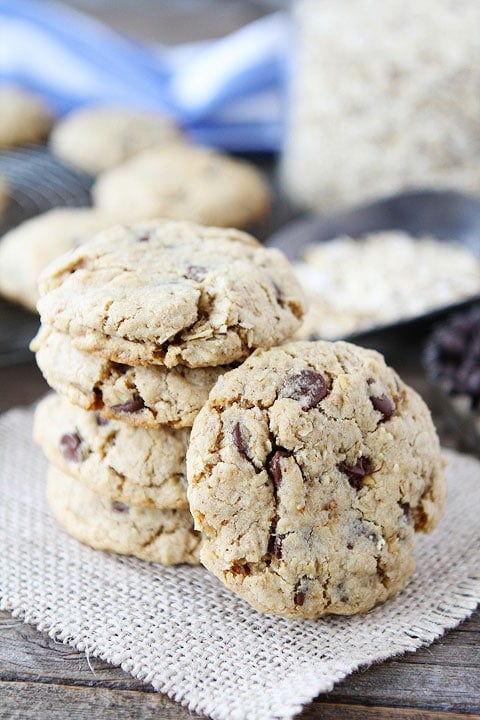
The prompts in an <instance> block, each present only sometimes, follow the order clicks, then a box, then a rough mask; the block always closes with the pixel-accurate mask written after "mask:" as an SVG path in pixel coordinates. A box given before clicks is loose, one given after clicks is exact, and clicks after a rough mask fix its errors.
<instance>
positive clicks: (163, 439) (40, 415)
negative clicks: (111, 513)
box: [33, 395, 189, 510]
mask: <svg viewBox="0 0 480 720" xmlns="http://www.w3.org/2000/svg"><path fill="white" fill-rule="evenodd" d="M33 437H34V440H35V442H36V443H37V444H38V445H40V447H41V448H42V450H43V452H44V453H45V455H46V456H47V458H48V459H49V460H50V462H51V463H52V464H53V465H54V466H55V467H56V468H58V469H59V470H61V471H62V472H66V473H68V474H69V475H72V477H74V478H76V479H77V480H80V481H81V482H82V483H84V484H85V485H86V486H87V487H89V488H90V489H91V490H93V491H94V492H96V493H97V494H98V495H101V496H102V497H106V498H110V499H111V500H119V501H120V502H122V503H127V504H131V505H139V506H141V507H156V508H160V509H162V508H167V509H170V510H173V509H176V508H183V509H186V508H188V502H187V493H186V471H185V453H186V452H187V445H188V437H189V432H188V430H171V429H170V428H158V429H155V430H150V429H146V428H132V427H130V426H129V425H126V424H125V423H122V422H118V421H116V420H106V419H105V418H103V417H102V416H101V415H100V414H99V413H96V412H87V411H86V410H82V409H81V408H78V407H75V406H74V405H71V404H70V403H69V402H68V401H67V400H64V399H62V398H60V397H59V396H57V395H49V396H47V397H46V398H44V399H43V400H42V401H41V402H40V403H39V405H38V406H37V409H36V411H35V421H34V427H33Z"/></svg>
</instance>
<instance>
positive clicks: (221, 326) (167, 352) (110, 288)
mask: <svg viewBox="0 0 480 720" xmlns="http://www.w3.org/2000/svg"><path fill="white" fill-rule="evenodd" d="M39 287H40V294H41V295H42V297H41V298H40V300H39V302H38V309H39V312H40V315H41V318H42V323H43V324H44V325H49V326H51V327H53V328H55V329H56V330H58V331H60V332H64V333H67V334H69V335H70V336H71V338H72V342H73V344H74V345H75V347H77V348H78V349H80V350H84V351H87V352H93V353H97V354H99V355H101V356H103V357H106V358H108V359H111V360H115V361H117V362H121V363H127V364H129V365H147V364H152V363H153V364H164V365H166V366H167V367H173V366H175V365H178V364H182V365H187V366H189V367H207V366H212V365H225V364H228V363H231V362H235V361H237V360H241V359H243V358H245V357H247V356H248V355H249V354H250V352H251V351H252V350H253V349H254V348H256V347H259V346H260V347H271V346H272V345H275V344H278V343H280V342H282V341H283V340H284V339H286V338H288V337H290V336H291V335H293V333H294V332H295V331H296V330H297V328H298V327H299V325H300V321H301V318H302V316H303V312H304V308H303V298H302V293H301V290H300V287H299V285H298V282H297V280H296V279H295V276H294V274H293V272H292V270H291V267H290V265H289V263H288V261H287V259H286V258H285V257H284V256H283V254H282V253H281V252H280V251H278V250H276V249H267V248H264V247H262V246H260V245H259V244H258V243H257V242H256V241H255V240H254V238H252V237H251V236H250V235H247V234H245V233H242V232H240V231H236V230H228V229H221V228H207V227H203V226H201V225H196V224H194V223H187V222H173V221H164V222H163V221H156V222H150V223H139V224H138V225H134V226H116V227H114V228H111V229H110V230H108V231H106V232H105V233H101V234H99V235H97V237H96V238H95V239H94V240H91V241H90V242H89V243H86V244H84V245H82V246H81V247H79V248H78V249H77V250H75V251H73V252H72V253H70V254H68V255H66V256H63V257H62V258H60V259H59V260H57V261H54V262H53V263H52V264H51V265H50V266H49V268H48V269H47V271H46V272H44V273H42V276H41V278H40V281H39Z"/></svg>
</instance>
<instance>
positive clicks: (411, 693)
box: [0, 611, 480, 720]
mask: <svg viewBox="0 0 480 720" xmlns="http://www.w3.org/2000/svg"><path fill="white" fill-rule="evenodd" d="M12 697H15V698H16V701H15V707H16V709H15V713H16V714H12V715H8V712H10V710H12V706H11V699H12ZM32 702H33V703H34V705H35V718H38V719H39V720H43V719H45V720H47V718H57V717H58V718H60V717H78V718H83V717H84V716H86V715H85V712H86V711H87V710H88V707H89V706H90V708H91V707H92V706H93V705H94V706H95V709H96V710H95V713H96V717H97V718H99V719H100V720H110V718H111V719H112V720H113V719H114V718H119V720H121V719H122V718H123V717H131V718H137V717H138V718H150V717H162V718H163V717H164V718H172V719H173V718H175V720H177V719H178V720H186V718H188V717H191V718H196V717H198V716H197V715H195V714H192V713H189V711H188V710H187V709H185V708H183V707H182V706H180V705H178V704H176V703H173V702H172V701H170V700H168V698H166V697H164V696H163V695H161V694H159V693H155V692H154V691H153V689H152V688H151V686H146V685H144V684H143V683H142V682H141V681H139V680H136V679H135V678H133V677H131V676H130V675H128V674H127V673H124V672H123V671H122V670H121V669H119V668H115V667H113V666H111V665H109V664H108V663H105V662H103V661H101V660H97V659H95V658H90V659H89V661H87V658H86V657H85V655H84V654H83V653H79V652H77V651H75V650H73V649H72V648H70V647H69V646H68V645H63V644H60V643H57V642H54V641H53V640H51V639H50V638H49V637H48V636H47V635H46V634H45V633H39V632H37V631H36V630H35V629H34V628H33V627H31V626H29V625H26V624H24V623H22V622H21V621H20V620H17V619H15V618H12V617H11V616H10V615H9V614H8V613H0V718H4V717H5V718H7V717H12V718H30V717H31V715H29V714H28V713H29V708H30V709H31V707H32ZM52 702H54V704H55V707H52ZM122 703H126V705H127V706H128V707H129V709H130V710H129V712H130V713H131V714H130V715H124V714H121V712H122V710H121V708H122ZM375 706H376V707H375ZM65 707H68V713H69V714H68V715H62V714H61V713H62V712H63V711H64V709H65ZM119 708H120V709H119ZM345 708H347V709H348V714H345V713H346V710H345ZM394 708H397V710H396V712H395V714H393V715H388V716H389V717H393V718H397V717H405V718H410V717H411V718H423V717H425V718H432V717H443V716H448V717H449V718H452V717H453V718H455V717H458V716H459V714H465V713H468V714H471V715H472V716H476V717H480V612H479V611H477V612H476V613H474V615H473V616H472V617H471V618H470V619H469V620H467V621H465V622H464V623H462V625H460V626H459V628H457V629H455V630H453V631H452V632H450V633H447V635H445V637H443V638H441V639H440V640H438V641H437V642H435V643H434V644H433V645H432V646H430V647H427V648H422V649H420V650H418V651H417V652H416V653H408V654H406V655H404V656H402V657H399V658H395V659H393V660H390V661H387V662H383V663H381V664H379V665H375V666H372V667H370V668H369V669H367V670H363V671H360V672H358V673H355V674H354V675H352V676H351V677H349V678H347V679H346V680H344V681H343V682H341V683H339V685H337V687H336V688H334V690H333V691H332V692H330V693H327V694H324V695H321V696H319V697H318V698H317V699H316V701H315V702H314V703H312V704H311V705H309V706H308V707H307V708H306V710H305V711H304V712H303V713H302V714H301V715H300V716H299V717H300V718H301V719H302V720H307V718H308V719H312V718H324V717H326V718H342V717H347V718H360V717H365V718H370V717H371V718H383V717H387V714H385V713H391V712H393V709H394ZM380 710H381V712H380ZM421 711H425V713H423V714H422V712H421ZM426 711H428V713H427V712H426ZM12 712H13V710H12ZM379 712H380V714H379ZM2 713H4V714H2ZM5 713H7V714H5ZM22 713H23V714H22ZM355 713H356V714H355ZM382 713H384V714H382ZM435 713H441V714H435Z"/></svg>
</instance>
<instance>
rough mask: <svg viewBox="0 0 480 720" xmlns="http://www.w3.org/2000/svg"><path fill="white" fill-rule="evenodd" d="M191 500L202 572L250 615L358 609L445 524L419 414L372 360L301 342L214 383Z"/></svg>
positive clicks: (402, 573)
mask: <svg viewBox="0 0 480 720" xmlns="http://www.w3.org/2000/svg"><path fill="white" fill-rule="evenodd" d="M187 474H188V483H189V487H188V497H189V501H190V507H191V510H192V514H193V516H194V519H195V526H196V528H197V529H198V530H200V531H201V532H202V533H203V534H204V543H203V546H202V550H201V561H202V563H203V564H204V565H205V566H206V567H207V568H208V569H209V570H211V571H212V572H213V573H215V575H217V576H218V577H219V578H220V579H221V580H222V581H223V582H224V583H225V585H226V586H227V587H229V588H230V589H231V590H233V591H235V592H237V593H238V594H239V595H241V596H242V597H243V598H245V599H246V600H247V601H248V602H249V603H250V604H251V605H253V606H254V607H256V608H258V609H260V610H262V611H264V612H267V613H273V614H278V615H284V616H287V617H293V618H300V617H303V618H315V617H319V616H321V615H323V614H325V613H336V614H352V613H357V612H365V611H367V610H369V609H370V608H371V607H373V605H375V604H376V603H377V602H380V601H383V600H385V599H386V598H388V597H390V596H392V595H394V594H395V593H396V592H398V590H400V588H402V586H403V585H404V584H405V582H406V580H407V578H408V577H409V575H410V574H411V573H412V571H413V568H414V560H413V556H412V546H413V536H414V533H415V531H423V532H428V531H430V530H432V529H433V528H434V527H435V525H436V524H437V522H438V521H439V519H440V518H441V516H442V513H443V509H444V501H445V481H444V474H443V463H442V458H441V453H440V446H439V441H438V437H437V435H436V432H435V428H434V426H433V424H432V420H431V417H430V414H429V411H428V409H427V407H426V405H425V404H424V403H423V401H422V400H421V398H420V397H419V396H418V395H417V394H416V393H415V392H414V391H413V390H412V389H411V388H409V387H408V386H406V385H405V384H404V383H403V382H402V381H401V380H400V378H399V377H398V376H397V375H396V373H395V372H394V371H393V370H392V369H391V368H389V367H388V366H387V365H386V364H385V362H384V360H383V358H382V356H381V355H380V354H378V353H377V352H375V351H373V350H365V349H363V348H360V347H356V346H354V345H351V344H348V343H344V342H338V343H328V342H321V341H320V342H315V343H313V342H312V343H308V342H296V343H289V344H286V345H284V346H283V347H279V348H272V349H270V350H268V351H264V350H262V351H261V350H258V351H257V352H255V353H254V354H253V355H252V356H251V357H250V358H248V359H247V360H246V361H245V362H244V363H243V365H241V366H240V367H239V368H237V369H235V370H232V371H231V372H229V373H226V374H225V375H223V376H222V377H221V378H220V379H219V380H218V382H217V383H216V385H215V386H214V388H213V389H212V391H211V393H210V396H209V400H208V402H207V404H206V405H205V407H204V408H203V409H202V410H201V412H200V414H199V415H198V416H197V418H196V420H195V423H194V426H193V430H192V434H191V441H190V446H189V450H188V451H187Z"/></svg>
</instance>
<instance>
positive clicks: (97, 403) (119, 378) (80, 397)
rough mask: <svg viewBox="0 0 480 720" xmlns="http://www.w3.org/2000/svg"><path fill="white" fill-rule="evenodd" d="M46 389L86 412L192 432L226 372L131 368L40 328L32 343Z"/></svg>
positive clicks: (217, 370)
mask: <svg viewBox="0 0 480 720" xmlns="http://www.w3.org/2000/svg"><path fill="white" fill-rule="evenodd" d="M32 348H33V349H35V350H36V351H37V354H36V358H37V363H38V365H39V367H40V369H41V371H42V373H43V375H44V376H45V379H46V380H47V382H48V384H49V385H50V386H51V387H52V388H54V389H55V390H56V391H57V392H58V393H60V394H61V395H63V396H64V397H66V398H68V400H70V402H72V403H73V404H74V405H78V406H80V407H82V408H84V409H85V410H101V412H102V415H103V416H104V417H107V418H112V419H118V420H122V422H124V423H128V425H133V426H136V427H151V428H155V427H158V426H159V425H169V426H170V427H174V428H183V427H191V426H192V425H193V421H194V420H195V417H196V416H197V414H198V412H199V411H200V409H201V407H202V405H204V403H205V402H206V401H207V398H208V393H209V392H210V390H211V388H212V387H213V385H214V384H215V382H216V380H217V379H218V378H219V376H220V375H221V374H222V373H224V372H225V370H226V369H229V368H228V366H227V368H225V367H223V366H217V367H207V368H188V367H185V366H184V365H177V366H176V367H174V368H170V369H167V368H165V367H164V366H162V365H148V366H139V367H131V366H129V365H122V364H119V363H115V362H112V361H110V360H106V359H105V358H102V357H100V356H98V355H93V354H91V353H86V352H82V351H81V350H77V349H76V348H75V347H74V346H73V345H72V342H71V340H70V338H69V337H68V335H64V334H63V333H59V332H56V331H54V330H51V329H49V328H42V329H41V330H40V332H39V333H38V335H37V337H36V338H35V340H34V341H33V343H32Z"/></svg>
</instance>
